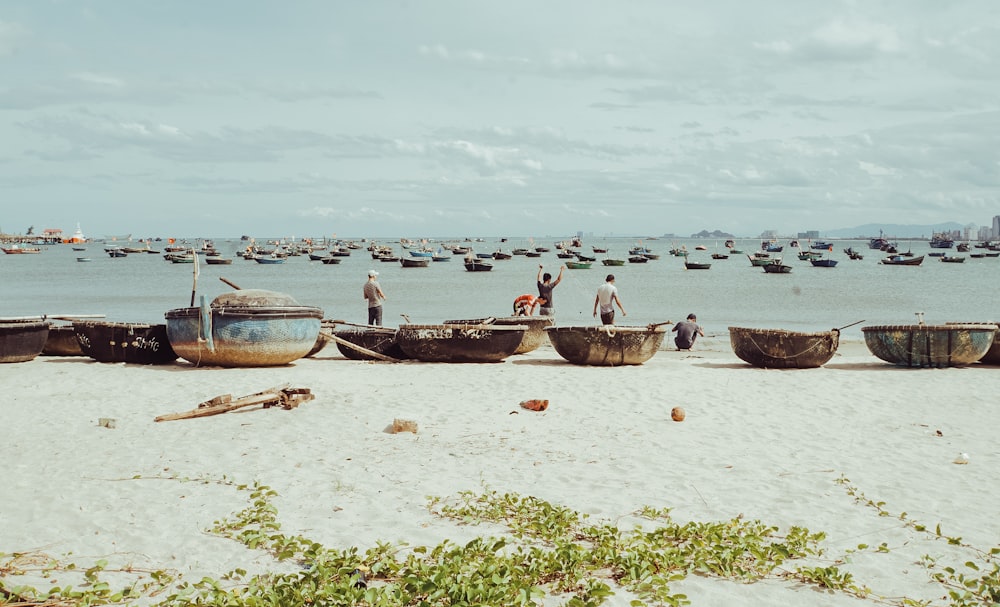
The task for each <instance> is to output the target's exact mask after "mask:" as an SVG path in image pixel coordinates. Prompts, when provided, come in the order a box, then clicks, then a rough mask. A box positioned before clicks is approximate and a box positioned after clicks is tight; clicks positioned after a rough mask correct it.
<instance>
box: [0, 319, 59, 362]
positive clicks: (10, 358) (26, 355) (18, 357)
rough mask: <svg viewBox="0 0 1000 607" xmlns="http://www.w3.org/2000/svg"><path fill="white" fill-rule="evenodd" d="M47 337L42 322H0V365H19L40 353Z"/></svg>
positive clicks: (47, 329) (43, 322) (45, 327)
mask: <svg viewBox="0 0 1000 607" xmlns="http://www.w3.org/2000/svg"><path fill="white" fill-rule="evenodd" d="M48 336H49V323H48V322H47V321H44V320H14V321H2V322H0V363H21V362H27V361H29V360H32V359H33V358H35V357H36V356H38V355H39V354H41V353H42V349H43V348H44V347H45V341H46V340H47V339H48Z"/></svg>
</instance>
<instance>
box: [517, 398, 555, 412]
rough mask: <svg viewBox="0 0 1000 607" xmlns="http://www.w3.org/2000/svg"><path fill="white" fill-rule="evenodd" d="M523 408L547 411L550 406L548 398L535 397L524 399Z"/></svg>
mask: <svg viewBox="0 0 1000 607" xmlns="http://www.w3.org/2000/svg"><path fill="white" fill-rule="evenodd" d="M521 408H522V409H528V410H529V411H545V410H546V409H548V408H549V401H548V399H541V398H533V399H531V400H522V401H521Z"/></svg>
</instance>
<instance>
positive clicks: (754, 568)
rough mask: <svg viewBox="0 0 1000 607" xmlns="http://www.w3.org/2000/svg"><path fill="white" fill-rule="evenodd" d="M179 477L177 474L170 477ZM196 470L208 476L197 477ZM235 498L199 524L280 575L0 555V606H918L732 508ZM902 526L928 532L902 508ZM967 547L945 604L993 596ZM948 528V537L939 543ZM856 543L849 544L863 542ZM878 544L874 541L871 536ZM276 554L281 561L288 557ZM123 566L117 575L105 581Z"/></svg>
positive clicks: (512, 498)
mask: <svg viewBox="0 0 1000 607" xmlns="http://www.w3.org/2000/svg"><path fill="white" fill-rule="evenodd" d="M177 480H180V481H184V480H189V479H177ZM199 480H200V481H201V482H212V481H208V480H206V479H199ZM216 482H220V483H222V484H227V485H232V486H234V487H236V488H237V489H238V490H240V491H244V492H246V493H247V495H248V505H247V507H246V508H244V509H243V510H241V511H239V512H236V513H234V514H232V515H230V516H229V517H228V518H226V519H223V520H220V521H216V522H215V523H214V525H213V527H212V528H211V529H210V530H209V531H210V532H211V533H214V534H216V535H219V536H222V537H227V538H230V539H232V540H234V541H237V542H239V543H241V544H242V545H244V546H246V547H247V548H248V549H251V550H256V551H262V552H265V553H267V554H269V555H271V556H272V557H273V558H274V559H275V560H276V561H278V562H283V563H285V565H286V567H285V569H289V570H290V571H288V572H284V573H278V572H268V573H262V574H255V575H249V574H248V573H247V571H246V570H243V569H236V570H233V571H230V572H228V573H225V574H223V575H221V576H220V577H219V578H218V579H214V578H211V577H205V578H202V579H201V580H197V581H189V580H186V579H183V577H182V576H180V575H179V574H178V573H177V572H174V571H170V570H166V569H164V570H150V569H142V570H140V569H135V568H131V567H119V568H114V567H109V565H108V562H107V561H106V560H103V559H102V560H98V561H97V562H96V563H94V564H93V565H91V566H90V567H88V568H86V569H82V570H81V569H80V568H79V567H78V566H77V565H76V564H74V563H73V562H69V561H66V560H59V559H53V558H51V557H47V556H45V555H42V554H40V553H19V554H17V553H15V554H3V553H0V605H5V606H9V607H14V606H18V607H22V606H23V607H27V606H33V607H43V606H44V607H70V606H73V607H75V606H91V605H93V606H99V605H139V604H141V605H151V606H162V607H181V606H185V607H186V606H193V605H198V606H216V607H243V606H247V607H265V606H274V607H278V606H281V607H285V606H289V605H317V606H330V607H339V606H362V607H389V606H393V607H396V606H411V605H412V606H446V605H491V606H493V605H496V606H507V605H512V606H537V605H543V604H544V605H553V604H555V602H554V601H556V600H559V601H561V603H560V604H561V605H565V606H566V607H597V606H598V605H602V604H604V603H605V602H606V601H607V599H608V597H610V596H612V595H613V594H615V593H616V592H620V591H623V590H624V591H627V592H629V593H631V594H632V595H633V596H634V597H635V599H634V600H632V601H631V605H633V607H642V606H674V605H688V604H691V601H690V600H689V598H688V597H687V596H686V595H684V594H683V593H681V592H677V591H676V590H675V589H674V588H673V587H674V586H676V585H677V583H678V582H680V581H682V580H684V579H685V578H686V577H687V576H689V575H699V576H708V577H714V578H718V579H725V580H730V581H732V582H735V583H745V584H749V583H754V582H757V581H760V580H764V579H785V580H789V581H793V582H796V583H797V584H802V585H806V586H810V587H813V588H816V589H817V590H822V591H826V592H831V593H842V594H846V595H850V596H855V597H859V598H866V599H868V600H871V601H873V602H876V603H881V604H889V605H899V606H901V607H913V606H918V605H930V604H931V603H929V602H921V601H917V600H913V599H909V598H906V597H902V598H886V597H881V596H878V595H875V594H873V593H872V591H871V590H870V589H869V588H867V587H866V586H863V585H861V584H859V583H857V582H856V581H855V580H854V579H853V576H852V575H851V574H850V573H849V572H845V571H843V570H841V568H840V565H842V564H844V562H845V559H844V558H837V559H830V558H827V557H826V556H825V554H824V550H823V548H822V546H821V544H822V542H823V541H824V540H825V539H826V536H825V534H824V533H821V532H820V533H813V532H810V531H809V530H808V529H805V528H802V527H792V528H790V529H788V530H787V531H784V532H781V531H780V530H779V529H778V528H777V527H775V526H771V525H767V524H765V523H762V522H761V521H756V520H745V519H744V518H743V517H736V518H733V519H730V520H725V521H717V522H698V521H689V522H679V521H675V520H674V519H673V518H672V517H671V515H670V509H669V508H659V509H657V508H653V507H649V506H647V507H643V508H641V509H640V510H638V511H636V512H634V513H633V514H634V515H635V516H636V517H637V520H638V521H639V522H638V523H636V524H635V525H634V526H633V527H632V528H630V529H624V528H622V526H621V525H619V524H615V523H612V522H608V521H594V520H591V519H590V517H589V516H588V515H586V514H581V513H579V512H576V511H574V510H572V509H569V508H566V507H563V506H559V505H555V504H551V503H549V502H546V501H544V500H540V499H538V498H535V497H531V496H521V495H518V494H514V493H504V494H500V493H497V492H495V491H489V490H486V491H483V492H479V493H474V492H462V493H459V494H457V495H456V496H453V497H451V498H447V499H445V498H440V497H432V498H428V505H427V507H428V510H429V511H430V512H431V513H432V514H433V515H434V516H437V517H440V518H442V519H444V520H450V521H452V522H454V523H455V524H460V525H481V524H493V525H499V526H501V527H502V528H504V529H505V531H504V532H503V533H502V534H498V536H495V537H494V536H481V537H477V538H475V539H473V540H471V541H469V542H467V543H465V544H464V545H459V544H456V543H454V542H452V541H450V540H444V541H442V542H441V543H439V544H438V545H436V546H414V547H411V546H409V545H407V544H403V543H395V544H390V543H384V542H378V543H377V544H376V545H375V546H374V547H371V548H369V549H367V550H365V551H361V550H360V549H358V548H357V547H348V548H346V549H337V548H328V547H325V546H323V545H321V544H319V543H317V542H314V541H312V540H310V539H308V538H306V537H303V536H301V535H287V534H285V533H283V532H282V530H281V523H280V522H279V520H278V511H277V509H276V508H275V506H274V504H273V500H274V498H275V497H276V496H277V493H276V492H275V491H274V490H273V489H271V488H270V487H267V486H266V485H262V484H260V483H254V484H252V485H240V484H235V483H233V482H232V481H231V480H229V479H222V480H220V481H216ZM838 482H839V483H840V484H842V485H844V486H846V487H847V490H848V493H849V494H850V495H852V496H854V497H855V500H856V501H857V502H858V503H860V504H863V505H865V506H868V507H872V508H874V509H875V510H876V511H877V512H878V514H879V516H891V515H890V514H889V512H888V510H886V509H885V507H884V504H883V503H881V502H875V501H873V500H869V499H868V498H866V497H864V496H863V494H862V493H861V492H860V491H859V490H858V489H857V488H856V487H853V486H852V485H851V484H850V482H849V481H848V480H847V479H844V478H841V479H839V481H838ZM897 518H898V519H899V520H900V521H901V522H902V523H903V524H904V525H907V526H909V527H911V528H913V529H914V530H916V531H921V532H927V533H933V532H930V531H929V530H927V529H926V528H924V527H923V526H921V525H919V524H917V523H915V522H913V521H911V520H910V519H909V518H907V517H906V516H905V513H904V514H903V515H900V516H897ZM936 536H937V537H940V538H941V539H945V540H947V541H949V543H956V545H959V546H962V547H964V548H966V549H968V550H969V551H971V552H973V553H974V560H975V561H978V564H977V563H976V562H973V560H970V561H969V562H967V563H965V565H964V566H965V568H966V569H967V570H968V571H967V572H965V573H960V572H958V571H956V570H955V569H954V568H952V567H948V566H945V565H942V564H938V563H937V562H935V561H933V560H932V559H930V557H924V563H923V564H924V566H925V567H927V568H928V570H929V571H930V572H931V579H932V580H933V581H934V582H936V583H938V584H940V585H941V586H942V587H944V588H946V589H948V596H949V597H950V600H951V602H950V603H949V604H950V605H951V606H953V607H966V606H971V605H984V604H993V603H994V602H996V600H997V597H998V596H1000V592H998V588H1000V585H998V572H997V566H996V561H995V556H996V554H997V551H998V550H1000V549H995V550H993V551H989V552H986V551H981V550H977V549H975V548H973V547H971V546H966V545H964V544H962V543H961V540H960V539H959V538H947V537H946V536H944V535H942V534H941V533H940V529H938V530H937V533H936ZM953 540H954V541H953ZM869 549H870V548H869V547H868V546H865V545H861V546H858V550H869ZM873 550H875V551H876V552H886V551H888V550H889V549H888V547H887V546H886V545H885V544H882V545H880V546H879V547H876V548H874V549H873ZM287 565H292V566H291V567H288V566H287ZM72 574H75V575H76V576H77V577H78V578H79V583H78V584H76V585H72V584H67V585H62V586H60V585H59V584H57V583H54V584H53V585H52V586H51V587H50V588H49V589H48V590H40V589H37V588H34V587H31V586H28V585H23V584H22V585H16V584H14V583H13V581H12V580H16V579H23V578H24V577H25V576H31V575H34V576H41V577H42V578H46V579H55V577H56V576H58V577H61V578H65V577H66V576H69V575H72ZM123 576H124V577H125V578H126V579H127V581H126V582H125V583H121V584H119V585H118V586H117V587H115V586H114V583H115V581H117V580H120V579H122V577H123Z"/></svg>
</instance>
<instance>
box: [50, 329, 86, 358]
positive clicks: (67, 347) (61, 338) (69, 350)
mask: <svg viewBox="0 0 1000 607" xmlns="http://www.w3.org/2000/svg"><path fill="white" fill-rule="evenodd" d="M42 355H43V356H85V355H84V353H83V350H81V349H80V341H79V340H78V339H77V338H76V330H75V329H73V325H58V326H57V325H53V326H51V327H49V336H48V338H47V339H46V340H45V347H44V348H42Z"/></svg>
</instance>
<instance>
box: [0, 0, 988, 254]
mask: <svg viewBox="0 0 1000 607" xmlns="http://www.w3.org/2000/svg"><path fill="white" fill-rule="evenodd" d="M0 198H2V204H0V231H3V232H8V233H11V232H13V233H22V232H24V231H26V230H27V228H28V226H35V227H36V230H37V229H41V228H43V227H55V228H62V229H64V230H66V231H70V232H71V231H72V230H73V229H74V228H75V226H76V224H77V223H78V222H79V223H80V224H81V226H82V228H83V230H84V232H85V233H87V235H91V236H100V235H102V234H121V233H134V234H137V235H143V236H149V235H154V236H164V237H165V236H170V235H192V236H196V235H210V236H238V235H241V234H250V235H255V236H264V235H274V236H277V235H284V236H288V235H295V236H306V235H331V234H338V235H341V236H348V235H350V236H371V237H380V236H412V237H420V236H473V235H484V236H491V235H495V236H503V235H510V236H515V235H538V236H542V235H562V234H572V233H575V232H576V231H577V230H582V231H584V232H588V233H589V232H593V233H595V234H598V235H606V234H615V235H635V234H640V235H641V234H647V235H659V234H664V233H676V234H680V235H686V234H690V233H692V232H697V231H700V230H703V229H707V230H715V229H719V230H723V231H727V232H731V233H735V234H738V235H757V234H758V233H760V232H761V231H762V230H766V229H776V230H780V231H782V232H783V233H794V232H798V231H804V230H809V229H818V230H824V229H835V228H843V227H850V226H856V225H861V224H867V223H880V222H885V223H892V224H929V223H937V222H945V221H958V222H961V223H976V224H989V223H990V219H991V218H992V217H993V216H994V215H997V214H1000V3H997V2H996V1H995V0H981V1H967V2H963V1H955V2H941V1H940V0H898V1H894V0H888V1H878V2H876V1H870V0H864V1H857V2H853V1H837V0H833V1H827V2H809V1H801V0H794V1H793V0H788V1H764V2H745V1H744V0H718V1H713V0H709V1H706V2H689V1H683V2H682V1H679V0H678V1H672V0H649V1H644V0H635V1H630V2H618V1H607V2H591V1H588V0H552V1H542V2H539V1H537V0H532V1H525V0H503V1H501V2H498V1H490V2H485V1H475V0H427V1H420V2H417V1H413V2H407V1H394V2H390V1H379V0H371V1H365V2H348V1H343V2H337V1H333V0H331V1H325V0H324V1H319V0H317V1H305V0H303V1H298V0H291V1H282V2H277V1H275V2H260V1H254V0H215V1H211V2H206V1H204V0H175V1H171V2H146V1H136V2H120V1H88V0H74V1H50V0H7V1H5V2H3V3H0Z"/></svg>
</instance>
